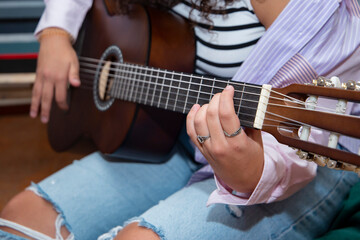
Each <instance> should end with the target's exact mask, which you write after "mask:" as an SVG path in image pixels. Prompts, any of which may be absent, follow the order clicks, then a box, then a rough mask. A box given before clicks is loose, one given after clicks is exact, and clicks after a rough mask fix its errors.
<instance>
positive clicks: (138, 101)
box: [91, 83, 312, 129]
mask: <svg viewBox="0 0 360 240" xmlns="http://www.w3.org/2000/svg"><path fill="white" fill-rule="evenodd" d="M130 84H131V83H130ZM130 84H127V85H128V86H129V85H130ZM91 90H93V89H91ZM134 93H135V97H134V98H130V99H124V100H127V101H133V102H136V103H142V100H143V98H142V97H141V95H137V94H138V93H140V92H139V91H135V92H134ZM181 95H182V96H185V95H183V94H181ZM190 97H193V96H190ZM164 98H166V97H163V99H164ZM193 98H194V97H193ZM159 100H161V98H159ZM178 102H180V103H185V101H181V100H178ZM164 105H165V104H164V103H160V104H158V106H160V107H163V108H165V109H166V107H164ZM175 107H176V108H179V106H175ZM243 108H248V109H251V110H256V108H253V107H246V106H243ZM180 109H183V108H182V107H180ZM185 109H186V110H188V111H189V110H190V107H185ZM177 110H179V109H177ZM311 111H312V110H311ZM180 112H181V111H180ZM266 113H268V114H270V115H273V116H276V117H278V118H282V119H283V120H288V121H293V123H291V122H287V124H288V125H293V126H296V129H297V128H299V127H301V126H309V127H311V125H309V124H306V123H303V122H300V121H297V120H293V119H291V118H287V117H284V116H281V115H278V114H274V113H272V112H269V111H267V112H266ZM241 115H245V116H251V117H253V116H254V115H251V114H247V113H243V112H242V113H241ZM265 119H266V120H268V121H272V122H278V123H282V122H283V121H280V120H277V119H273V118H270V117H265ZM241 121H242V122H244V120H241ZM247 122H249V121H247ZM249 123H251V122H249ZM265 125H268V126H274V127H275V126H278V125H269V124H264V126H265ZM294 128H295V127H294ZM294 128H293V129H294Z"/></svg>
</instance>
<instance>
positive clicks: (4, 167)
mask: <svg viewBox="0 0 360 240" xmlns="http://www.w3.org/2000/svg"><path fill="white" fill-rule="evenodd" d="M43 9H44V3H43V0H20V1H17V0H16V1H15V0H0V211H1V209H2V208H3V207H4V205H5V203H6V202H7V201H8V200H9V199H10V198H11V197H13V196H14V195H15V194H16V193H18V192H20V191H22V190H23V189H24V188H26V187H27V186H28V185H29V184H30V183H31V181H33V182H38V181H40V180H41V179H43V178H45V177H46V176H48V175H49V174H51V173H53V172H55V171H57V170H58V169H60V168H62V167H64V166H66V165H67V164H69V163H71V162H72V161H73V160H74V159H79V158H81V157H82V156H84V155H85V154H87V153H89V152H90V151H92V148H91V146H89V145H88V143H86V142H80V143H79V144H78V145H76V146H74V148H72V149H70V150H69V151H67V152H61V153H59V152H55V151H54V150H52V148H51V147H50V145H49V143H48V140H47V129H46V127H47V126H46V125H44V124H41V123H40V121H39V119H31V118H30V117H29V115H28V112H29V106H30V101H31V89H32V85H33V82H34V80H35V70H36V59H37V52H38V49H39V44H38V42H37V39H36V38H35V37H34V35H33V32H34V30H35V28H36V25H37V22H38V20H39V19H40V16H41V14H42V11H43Z"/></svg>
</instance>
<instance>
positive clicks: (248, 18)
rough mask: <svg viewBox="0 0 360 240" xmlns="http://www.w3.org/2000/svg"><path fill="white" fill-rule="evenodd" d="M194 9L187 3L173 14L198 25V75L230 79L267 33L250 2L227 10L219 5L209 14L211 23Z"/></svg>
mask: <svg viewBox="0 0 360 240" xmlns="http://www.w3.org/2000/svg"><path fill="white" fill-rule="evenodd" d="M222 3H223V2H222ZM191 9H192V8H191V5H190V3H189V2H187V1H184V2H183V3H180V4H177V5H176V6H175V7H174V8H173V11H174V12H175V13H177V14H179V15H181V16H182V17H184V18H189V17H190V19H191V20H192V21H193V22H195V24H196V25H195V28H194V31H195V41H196V56H195V57H196V62H195V72H196V73H198V74H202V75H211V76H218V77H227V78H231V77H232V76H233V75H234V74H235V73H236V71H237V69H238V68H239V67H240V66H241V65H242V63H243V62H244V61H245V59H246V58H247V56H248V55H249V53H250V51H251V50H252V49H253V47H254V45H255V44H256V43H257V41H258V40H259V39H260V38H261V36H262V35H263V34H264V33H265V28H264V27H263V26H262V24H261V23H260V22H259V20H258V18H257V17H256V15H255V13H254V11H253V8H252V6H251V4H250V0H242V1H235V2H234V3H233V4H231V5H228V6H223V4H221V3H220V4H219V5H217V6H216V7H215V9H214V10H212V12H211V13H210V14H209V19H211V21H212V22H209V21H208V20H206V19H205V18H204V17H202V16H201V12H200V11H199V10H197V9H194V10H193V11H191ZM221 9H223V10H224V11H225V13H226V15H225V16H224V15H223V11H221ZM190 13H191V14H190ZM189 14H190V16H189ZM209 29H211V30H209Z"/></svg>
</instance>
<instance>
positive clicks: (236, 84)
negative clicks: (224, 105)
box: [79, 57, 303, 104]
mask: <svg viewBox="0 0 360 240" xmlns="http://www.w3.org/2000/svg"><path fill="white" fill-rule="evenodd" d="M79 58H80V59H83V60H84V61H90V62H94V63H97V64H96V65H95V64H92V65H91V67H94V69H97V68H98V64H99V63H106V62H107V61H105V60H101V59H93V58H88V57H79ZM84 61H80V63H81V64H82V63H86V62H84ZM112 64H113V65H115V66H117V67H120V66H128V67H135V68H137V69H140V70H146V71H149V70H150V71H151V72H156V73H163V74H164V76H165V74H174V75H177V76H181V77H190V78H194V79H198V80H208V81H212V82H220V83H224V82H225V81H224V80H219V79H217V78H215V77H214V78H209V77H206V76H197V75H193V74H186V73H181V72H175V71H167V70H163V69H160V68H154V67H144V66H142V65H138V64H132V63H119V62H112ZM109 70H112V71H114V72H119V71H118V70H119V68H113V69H109ZM125 72H126V73H132V72H130V71H125ZM142 75H144V76H147V75H146V74H142ZM164 76H163V79H165V78H164ZM171 80H173V81H179V80H178V79H171ZM230 81H231V79H228V83H230ZM180 82H183V83H185V84H187V83H188V82H187V81H182V80H180ZM231 84H232V85H235V86H242V87H244V86H246V87H250V88H257V89H261V88H262V86H259V85H250V84H247V83H242V82H233V81H231ZM197 85H199V84H197ZM203 86H204V87H214V88H217V89H222V88H220V87H217V86H210V85H203ZM273 92H274V93H277V92H276V91H273ZM278 94H280V95H282V96H285V97H288V98H289V99H292V100H293V101H298V102H299V104H302V103H303V102H302V101H300V100H298V99H296V98H293V97H289V96H287V95H284V94H282V93H278Z"/></svg>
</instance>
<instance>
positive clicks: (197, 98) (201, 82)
mask: <svg viewBox="0 0 360 240" xmlns="http://www.w3.org/2000/svg"><path fill="white" fill-rule="evenodd" d="M203 80H204V76H201V80H200V85H199V91H198V94H197V97H196V103H199V98H200V93H201V86H202V84H203Z"/></svg>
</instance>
